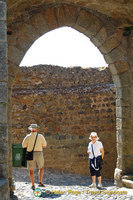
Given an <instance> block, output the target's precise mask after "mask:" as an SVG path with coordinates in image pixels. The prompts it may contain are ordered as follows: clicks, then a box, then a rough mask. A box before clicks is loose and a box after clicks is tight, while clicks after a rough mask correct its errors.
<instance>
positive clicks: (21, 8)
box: [0, 0, 133, 199]
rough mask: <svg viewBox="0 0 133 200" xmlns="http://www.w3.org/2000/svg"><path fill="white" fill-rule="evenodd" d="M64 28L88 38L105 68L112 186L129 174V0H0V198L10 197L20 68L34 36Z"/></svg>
mask: <svg viewBox="0 0 133 200" xmlns="http://www.w3.org/2000/svg"><path fill="white" fill-rule="evenodd" d="M6 8H7V9H6ZM6 12H7V21H6ZM62 26H70V27H73V28H75V29H76V30H78V31H80V32H82V33H83V34H85V35H87V36H88V37H89V38H90V39H91V41H92V42H93V44H94V45H95V46H96V47H97V48H98V49H99V50H100V52H101V53H102V54H103V56H104V58H105V60H106V62H107V63H108V65H109V68H110V71H111V73H112V76H113V80H114V83H115V85H116V87H117V92H116V98H117V99H116V129H117V131H116V137H117V142H116V145H117V165H116V169H115V173H114V174H115V181H116V184H117V185H119V186H122V185H123V183H124V181H123V176H124V175H133V167H132V166H133V148H132V141H133V31H132V30H133V2H132V1H121V0H117V1H115V0H111V1H105V0H101V1H99V0H95V1H88V0H80V1H77V0H54V1H53V0H46V1H42V0H29V1H26V0H19V1H14V0H7V1H5V0H0V90H1V92H0V103H1V104H0V119H1V120H0V124H1V128H0V133H1V160H0V166H1V170H0V179H1V181H0V187H1V194H0V195H1V196H2V197H1V199H8V197H7V196H8V194H9V190H8V182H9V186H10V188H11V189H12V164H11V159H12V158H11V154H12V153H11V143H12V142H11V127H12V122H11V92H12V84H13V81H14V78H15V76H16V73H17V68H18V65H19V63H20V62H21V60H22V58H23V56H24V55H25V53H26V51H27V50H28V49H29V47H30V46H31V45H32V44H33V42H34V41H35V40H36V39H37V38H38V37H40V36H41V35H43V34H44V33H47V32H48V31H50V30H53V29H55V28H58V27H62ZM6 27H7V35H8V42H7V41H6ZM7 47H8V58H7V51H6V48H7ZM7 60H8V70H7ZM7 73H8V76H7ZM7 81H8V82H7ZM7 84H8V89H7ZM7 94H8V95H7ZM7 98H8V100H7ZM7 101H8V103H7ZM7 112H8V113H7ZM8 169H9V170H8ZM4 189H5V191H6V192H5V191H4Z"/></svg>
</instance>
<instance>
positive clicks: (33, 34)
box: [18, 23, 40, 43]
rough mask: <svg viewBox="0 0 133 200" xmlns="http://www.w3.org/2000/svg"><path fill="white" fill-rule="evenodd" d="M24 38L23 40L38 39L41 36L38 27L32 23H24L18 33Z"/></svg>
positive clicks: (31, 40) (32, 40)
mask: <svg viewBox="0 0 133 200" xmlns="http://www.w3.org/2000/svg"><path fill="white" fill-rule="evenodd" d="M20 37H22V38H24V40H23V42H24V41H25V42H28V43H29V42H34V41H35V40H36V39H38V38H39V37H40V34H39V32H38V30H37V29H35V27H34V25H33V26H32V25H31V24H26V23H25V24H23V25H22V26H21V27H20V29H19V33H18V38H20Z"/></svg>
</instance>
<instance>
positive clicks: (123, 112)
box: [116, 106, 132, 118]
mask: <svg viewBox="0 0 133 200" xmlns="http://www.w3.org/2000/svg"><path fill="white" fill-rule="evenodd" d="M131 110H132V107H130V106H122V107H116V117H118V118H130V117H131Z"/></svg>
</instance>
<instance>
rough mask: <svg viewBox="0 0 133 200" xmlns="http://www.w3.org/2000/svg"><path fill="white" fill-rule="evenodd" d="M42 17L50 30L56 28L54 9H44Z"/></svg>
mask: <svg viewBox="0 0 133 200" xmlns="http://www.w3.org/2000/svg"><path fill="white" fill-rule="evenodd" d="M44 17H45V19H46V22H47V24H48V27H49V29H50V30H52V29H55V28H58V23H57V20H56V17H55V10H54V9H53V8H50V7H49V8H47V10H45V11H44Z"/></svg>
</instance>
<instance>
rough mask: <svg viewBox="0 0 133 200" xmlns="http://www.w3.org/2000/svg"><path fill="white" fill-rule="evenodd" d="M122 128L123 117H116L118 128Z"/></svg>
mask: <svg viewBox="0 0 133 200" xmlns="http://www.w3.org/2000/svg"><path fill="white" fill-rule="evenodd" d="M121 128H122V119H120V118H117V119H116V129H117V130H119V129H120V130H121Z"/></svg>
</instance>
